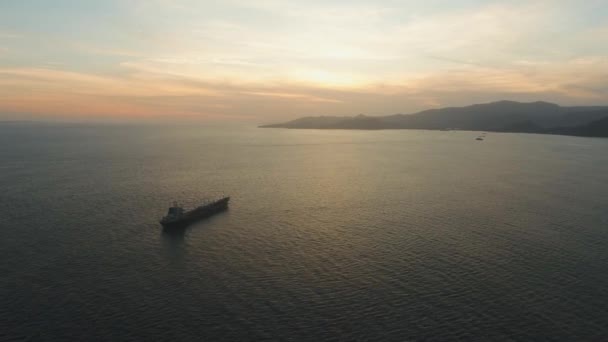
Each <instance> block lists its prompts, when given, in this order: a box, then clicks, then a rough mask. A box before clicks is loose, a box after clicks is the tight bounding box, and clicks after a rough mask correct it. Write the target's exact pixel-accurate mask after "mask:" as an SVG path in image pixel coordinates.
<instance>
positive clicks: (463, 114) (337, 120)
mask: <svg viewBox="0 0 608 342" xmlns="http://www.w3.org/2000/svg"><path fill="white" fill-rule="evenodd" d="M259 127H261V128H300V129H306V128H308V129H364V130H370V129H431V130H471V131H494V132H520V133H546V134H563V135H578V136H598V137H608V106H579V107H562V106H559V105H557V104H554V103H548V102H542V101H538V102H530V103H522V102H515V101H498V102H492V103H484V104H475V105H471V106H466V107H446V108H440V109H430V110H425V111H421V112H418V113H414V114H394V115H388V116H367V115H357V116H350V117H349V116H346V117H338V116H314V117H303V118H299V119H296V120H293V121H289V122H285V123H278V124H270V125H262V126H259Z"/></svg>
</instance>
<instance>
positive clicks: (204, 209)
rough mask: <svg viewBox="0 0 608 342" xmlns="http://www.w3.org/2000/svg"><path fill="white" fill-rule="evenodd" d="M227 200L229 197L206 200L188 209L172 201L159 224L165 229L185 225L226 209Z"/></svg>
mask: <svg viewBox="0 0 608 342" xmlns="http://www.w3.org/2000/svg"><path fill="white" fill-rule="evenodd" d="M228 201H230V197H223V198H220V199H217V200H212V201H208V202H206V203H203V205H201V206H199V207H198V208H195V209H192V210H188V211H186V210H184V208H182V207H181V206H179V205H178V204H177V202H174V203H173V206H172V207H170V208H169V212H167V215H166V216H165V217H163V218H162V219H161V220H160V224H161V225H162V226H163V228H165V229H170V228H183V227H186V226H187V225H189V224H191V223H194V222H196V221H199V220H202V219H204V218H207V217H210V216H213V215H215V214H217V213H220V212H222V211H225V210H227V209H228Z"/></svg>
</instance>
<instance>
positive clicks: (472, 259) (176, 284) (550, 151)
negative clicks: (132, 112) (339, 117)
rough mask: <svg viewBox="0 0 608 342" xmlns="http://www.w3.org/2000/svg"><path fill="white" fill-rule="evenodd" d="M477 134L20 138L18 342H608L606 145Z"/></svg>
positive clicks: (13, 283) (5, 173)
mask: <svg viewBox="0 0 608 342" xmlns="http://www.w3.org/2000/svg"><path fill="white" fill-rule="evenodd" d="M477 135H478V133H475V132H437V131H415V130H412V131H316V130H281V129H257V128H253V127H229V128H217V127H161V126H134V125H59V124H19V123H13V124H2V125H0V208H1V210H0V229H1V230H2V237H1V238H0V272H1V276H0V325H1V326H0V327H1V329H0V340H2V341H5V340H7V341H12V340H17V341H18V340H26V341H54V340H79V341H129V340H141V341H153V340H154V341H177V340H182V341H186V340H192V341H221V340H227V341H254V340H255V341H261V340H267V341H276V340H282V341H353V340H359V341H458V340H462V341H472V340H481V341H544V340H547V341H575V340H578V341H580V340H587V341H600V340H608V139H591V138H576V137H564V136H550V135H532V134H498V133H489V134H488V136H487V138H486V139H485V140H484V141H476V140H475V137H476V136H477ZM222 193H225V194H227V195H230V196H231V197H232V200H231V207H230V210H229V211H228V212H225V213H223V214H220V215H217V216H215V217H213V218H211V219H209V220H207V221H203V222H200V223H198V224H195V225H193V226H191V227H189V228H188V229H186V230H184V231H180V232H176V233H172V234H169V233H163V231H162V229H161V227H160V225H159V224H158V219H159V218H160V217H161V216H163V215H164V214H165V211H166V208H167V207H168V205H169V204H170V203H171V202H172V201H173V200H179V201H180V202H181V203H183V204H184V205H186V206H194V205H196V204H197V203H198V202H199V201H200V200H201V199H202V198H204V197H207V196H217V195H220V194H222Z"/></svg>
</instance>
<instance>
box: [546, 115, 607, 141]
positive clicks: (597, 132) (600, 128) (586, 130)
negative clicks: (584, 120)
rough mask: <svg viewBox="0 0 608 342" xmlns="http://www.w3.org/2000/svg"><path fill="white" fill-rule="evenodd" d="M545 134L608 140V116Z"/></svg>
mask: <svg viewBox="0 0 608 342" xmlns="http://www.w3.org/2000/svg"><path fill="white" fill-rule="evenodd" d="M607 115H608V114H607ZM546 133H552V134H562V135H576V136H580V137H604V138H608V116H606V117H604V118H603V119H599V120H595V121H592V122H590V123H588V124H585V125H581V126H575V127H560V128H555V129H552V130H549V131H547V132H546Z"/></svg>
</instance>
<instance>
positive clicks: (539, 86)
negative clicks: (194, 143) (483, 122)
mask: <svg viewBox="0 0 608 342" xmlns="http://www.w3.org/2000/svg"><path fill="white" fill-rule="evenodd" d="M503 99H507V100H517V101H537V100H543V101H549V102H555V103H558V104H561V105H608V3H607V2H606V0H586V1H580V0H576V1H574V0H528V1H518V0H504V1H481V0H449V1H448V0H425V1H409V0H401V1H397V0H375V1H364V0H350V1H338V0H307V1H279V0H221V1H219V0H218V1H207V0H88V1H80V0H73V1H70V0H1V1H0V120H21V119H23V120H36V119H41V120H54V119H59V120H89V119H91V120H176V121H180V120H197V121H198V120H200V121H220V122H241V121H243V122H256V123H267V122H275V121H284V120H288V119H293V118H297V117H300V116H317V115H357V114H366V115H388V114H395V113H412V112H416V111H418V110H423V109H429V108H436V107H445V106H460V105H468V104H473V103H483V102H491V101H496V100H503Z"/></svg>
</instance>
